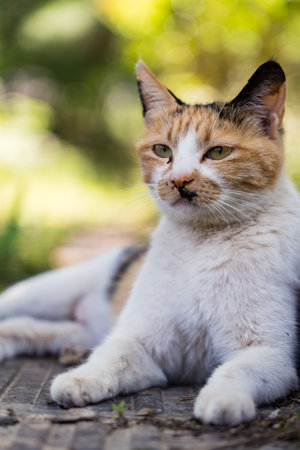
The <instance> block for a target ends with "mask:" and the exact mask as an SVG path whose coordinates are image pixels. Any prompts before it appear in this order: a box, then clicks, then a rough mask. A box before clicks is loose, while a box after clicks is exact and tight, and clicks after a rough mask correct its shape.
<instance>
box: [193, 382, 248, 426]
mask: <svg viewBox="0 0 300 450" xmlns="http://www.w3.org/2000/svg"><path fill="white" fill-rule="evenodd" d="M194 415H195V417H197V419H200V420H201V421H202V422H203V423H212V424H214V425H238V424H239V423H241V422H245V421H248V420H251V419H253V418H254V416H255V404H254V402H253V400H252V398H251V397H250V395H248V394H245V393H242V392H234V391H231V392H228V393H226V392H224V391H222V390H220V389H219V390H216V389H214V388H213V387H211V386H205V387H204V388H203V389H202V390H201V391H200V394H199V395H198V397H197V399H196V402H195V406H194Z"/></svg>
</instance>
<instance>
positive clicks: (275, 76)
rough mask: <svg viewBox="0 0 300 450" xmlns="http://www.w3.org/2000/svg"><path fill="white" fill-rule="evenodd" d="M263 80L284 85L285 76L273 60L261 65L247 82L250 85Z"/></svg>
mask: <svg viewBox="0 0 300 450" xmlns="http://www.w3.org/2000/svg"><path fill="white" fill-rule="evenodd" d="M263 80H270V82H271V83H279V84H281V83H284V82H285V74H284V71H283V70H282V67H281V66H280V64H278V62H277V61H275V60H274V59H270V60H269V61H266V62H265V63H263V64H262V65H261V66H259V68H258V69H257V70H256V72H255V73H254V74H253V75H252V77H251V78H250V80H249V83H251V84H258V83H260V82H262V81H263Z"/></svg>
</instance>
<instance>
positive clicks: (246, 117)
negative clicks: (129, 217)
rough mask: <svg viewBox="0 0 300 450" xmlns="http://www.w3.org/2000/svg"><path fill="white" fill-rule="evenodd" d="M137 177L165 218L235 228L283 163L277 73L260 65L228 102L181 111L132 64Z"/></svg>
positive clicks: (281, 88)
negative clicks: (139, 116) (140, 134)
mask: <svg viewBox="0 0 300 450" xmlns="http://www.w3.org/2000/svg"><path fill="white" fill-rule="evenodd" d="M136 69H137V81H138V88H139V94H140V98H141V102H142V106H143V115H144V121H145V128H146V133H145V137H144V138H143V139H142V140H141V141H140V142H139V144H138V154H139V162H140V166H141V170H142V176H143V178H144V180H145V182H146V183H147V184H148V185H149V187H150V190H151V192H152V194H153V196H154V198H155V199H156V201H157V203H158V205H159V207H160V208H161V209H162V210H163V211H164V212H165V213H166V214H168V215H171V216H172V218H173V219H178V220H181V221H182V220H183V221H189V220H193V221H195V220H196V221H199V220H200V221H201V220H202V221H204V222H206V223H227V224H228V223H230V222H235V221H238V222H241V221H244V220H246V219H247V217H252V214H253V212H254V211H255V210H256V209H257V207H258V205H259V204H260V202H259V199H261V198H263V197H264V195H265V194H266V193H269V192H270V191H272V190H273V189H274V187H275V186H276V184H277V180H278V178H279V175H280V172H281V169H282V164H283V148H282V145H281V134H282V133H281V131H282V130H281V123H282V118H283V114H284V102H285V91H286V88H285V75H284V72H283V70H282V69H281V67H280V65H279V64H278V63H276V62H275V61H268V62H266V63H264V64H263V65H261V66H260V67H259V68H258V69H257V70H256V72H255V73H254V75H252V77H251V78H250V80H249V81H248V83H247V84H246V86H245V87H244V88H243V89H242V91H241V92H240V93H239V94H238V95H237V97H235V98H234V99H233V100H232V101H231V102H228V103H221V102H216V103H211V104H207V105H202V104H196V105H188V104H186V103H184V102H182V101H181V100H179V99H178V98H177V97H176V96H175V95H174V94H173V93H172V92H171V91H169V90H168V89H166V88H165V87H164V86H163V85H162V84H161V83H160V81H159V80H158V79H157V78H156V77H155V75H153V73H152V72H151V71H150V70H149V69H148V67H147V66H146V65H145V64H144V63H143V62H142V61H139V62H138V64H137V68H136Z"/></svg>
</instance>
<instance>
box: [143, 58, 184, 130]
mask: <svg viewBox="0 0 300 450" xmlns="http://www.w3.org/2000/svg"><path fill="white" fill-rule="evenodd" d="M136 77H137V84H138V90H139V95H140V99H141V103H142V107H143V116H144V119H145V122H146V123H147V121H148V118H149V116H151V113H152V112H155V111H159V110H161V109H166V108H168V107H170V106H174V105H182V104H183V102H182V101H181V100H179V99H178V98H177V97H175V95H174V94H173V93H172V92H171V91H169V90H168V89H167V88H166V87H165V86H163V85H162V84H161V82H160V81H159V80H158V79H157V78H156V76H155V75H154V74H153V73H152V72H151V70H150V69H149V68H148V67H147V66H146V64H145V63H144V62H143V61H142V60H141V59H140V60H139V61H138V63H137V65H136Z"/></svg>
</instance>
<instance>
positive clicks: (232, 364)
mask: <svg viewBox="0 0 300 450" xmlns="http://www.w3.org/2000/svg"><path fill="white" fill-rule="evenodd" d="M137 79H138V87H139V93H140V97H141V102H142V106H143V115H144V121H145V129H146V131H145V136H144V138H143V139H142V140H141V141H140V142H139V144H138V158H139V162H140V166H141V170H142V175H143V177H144V180H145V182H146V183H147V184H148V186H149V189H150V191H151V193H152V194H153V196H154V198H155V199H156V201H157V204H158V207H159V208H160V210H161V211H162V213H163V216H162V219H161V221H160V223H159V225H158V227H157V228H156V230H155V231H154V233H153V235H152V238H151V241H150V245H149V249H148V251H147V253H146V254H145V255H143V256H142V257H141V256H139V257H138V258H136V259H134V261H132V263H133V264H132V265H131V264H128V265H126V264H125V268H126V270H124V271H122V270H121V272H122V277H121V278H120V277H119V279H118V283H117V284H118V285H117V287H116V289H113V292H114V298H115V303H118V304H119V305H120V303H122V302H123V301H124V298H123V297H124V295H123V296H122V294H124V292H129V296H128V299H127V302H126V304H125V306H124V308H123V309H122V311H121V313H120V315H119V317H118V319H117V320H116V322H115V323H114V317H113V313H112V311H113V307H111V304H110V302H109V297H111V296H112V295H111V294H109V292H110V293H111V292H112V291H111V280H115V279H116V273H119V274H120V271H119V269H120V264H121V266H122V264H123V263H124V253H123V251H122V250H118V251H114V252H110V253H108V254H106V255H103V256H100V257H99V258H96V259H95V260H93V261H89V262H87V263H85V264H83V265H80V266H78V267H74V268H69V269H64V270H62V271H57V272H50V273H48V274H44V275H41V276H39V277H36V278H35V279H32V280H29V281H27V282H22V283H20V284H19V285H16V286H15V287H12V288H10V289H9V290H7V291H6V292H4V293H3V294H2V298H1V301H0V317H1V318H2V319H4V320H3V321H2V322H1V323H0V345H1V347H0V348H1V352H2V358H4V357H10V356H14V355H16V354H18V353H21V352H27V353H33V352H40V353H42V352H45V351H53V352H55V351H57V350H58V349H59V348H60V347H61V346H62V345H63V344H66V343H68V342H70V341H71V343H73V344H74V343H79V344H82V343H83V344H85V345H91V346H95V345H96V347H95V348H94V350H93V352H92V354H91V356H90V357H89V359H88V360H87V362H86V363H84V364H82V365H80V366H79V367H76V368H75V369H72V370H70V371H69V372H66V373H63V374H61V375H59V376H57V377H56V378H55V379H54V381H53V384H52V387H51V395H52V397H53V399H54V400H55V401H57V402H58V403H59V404H61V405H62V406H65V407H70V406H83V405H86V404H88V403H96V402H99V401H101V400H103V399H107V398H111V397H114V396H115V395H117V394H119V393H120V392H122V393H128V392H134V391H137V390H140V389H144V388H147V387H150V386H165V385H166V384H168V383H199V384H201V385H202V388H201V389H200V391H199V395H198V397H197V399H196V402H195V407H194V414H195V416H196V417H197V418H198V419H201V420H202V421H203V422H205V423H214V424H238V423H240V422H242V421H245V420H250V419H252V418H253V417H254V416H255V411H256V406H257V405H260V404H261V403H268V402H272V401H273V400H275V399H276V398H279V397H281V396H284V395H286V394H287V393H288V392H289V391H290V390H291V389H293V388H296V387H297V383H298V378H297V373H296V361H295V351H296V347H297V336H296V308H297V295H296V290H297V289H298V288H299V260H300V235H299V225H300V200H299V195H298V193H297V191H296V189H295V188H294V186H293V185H292V183H291V182H290V181H289V180H288V179H287V177H286V175H285V171H284V157H283V145H282V130H281V124H282V118H283V113H284V100H285V76H284V73H283V71H282V69H281V67H280V66H279V64H277V63H276V62H274V61H268V62H267V63H265V64H263V65H262V66H260V67H259V68H258V70H257V71H256V72H255V74H254V75H253V76H252V77H251V78H250V80H249V81H248V83H247V84H246V86H245V87H244V89H243V90H242V91H241V92H240V94H239V95H238V96H237V97H236V98H235V99H234V100H232V101H231V102H229V103H213V104H209V105H187V104H185V103H183V102H182V101H181V100H179V99H178V98H177V97H176V96H174V94H172V93H171V92H170V91H169V90H168V89H167V88H165V87H164V86H163V85H162V84H161V83H160V82H159V80H157V78H156V77H155V76H154V75H153V74H152V73H151V71H150V70H149V69H148V68H147V66H146V65H145V64H144V63H143V62H142V61H140V62H139V63H138V65H137ZM158 144H159V145H165V146H167V147H168V148H169V149H171V152H172V153H171V156H170V157H168V158H162V157H160V156H158V155H157V154H156V153H155V145H158ZM218 146H225V147H227V148H230V149H231V152H230V153H229V154H228V156H227V157H226V158H224V159H221V160H213V159H211V158H210V157H209V154H210V153H209V152H210V150H211V149H213V148H214V147H218ZM122 261H123V262H122ZM118 268H119V269H118ZM122 282H123V283H124V284H122ZM131 285H132V286H131ZM116 299H117V300H116ZM21 315H22V316H23V317H18V318H15V317H13V316H21ZM25 316H26V317H25ZM28 316H31V318H28ZM58 319H59V320H58ZM60 320H64V321H65V322H64V323H62V322H60ZM22 324H28V327H27V328H28V330H29V329H30V331H26V332H24V329H23V328H24V327H23V325H22ZM29 325H30V326H29ZM66 327H70V330H71V328H72V327H73V328H72V332H71V331H70V332H68V333H66V332H65V330H66V329H67V328H66ZM109 330H110V332H109V333H108V331H109ZM67 334H68V336H67ZM101 340H102V342H101V344H100V345H98V346H97V344H99V342H100V341H101Z"/></svg>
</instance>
